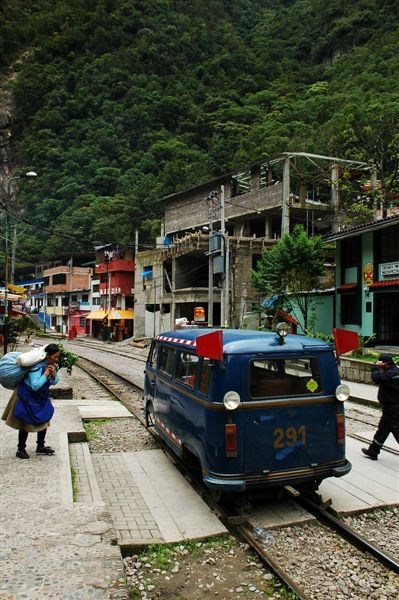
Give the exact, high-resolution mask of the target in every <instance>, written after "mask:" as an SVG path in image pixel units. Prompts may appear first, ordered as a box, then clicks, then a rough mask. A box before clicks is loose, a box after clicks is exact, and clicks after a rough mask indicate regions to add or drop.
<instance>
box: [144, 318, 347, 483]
mask: <svg viewBox="0 0 399 600" xmlns="http://www.w3.org/2000/svg"><path fill="white" fill-rule="evenodd" d="M277 329H278V332H277V333H270V332H259V331H249V330H234V329H226V330H223V331H214V330H209V329H191V330H182V331H171V332H166V333H163V334H161V335H158V336H156V337H155V338H154V339H153V341H152V344H151V348H150V351H149V355H148V360H147V364H146V369H145V386H144V410H145V414H146V419H147V426H153V427H155V429H156V431H157V433H158V434H159V435H160V436H161V438H162V439H163V440H164V441H165V442H166V443H167V444H168V445H169V446H170V448H171V449H172V450H173V451H174V452H175V453H176V454H177V455H179V456H180V457H183V459H184V458H187V459H188V460H193V459H194V460H195V462H199V464H200V466H201V470H202V476H203V480H204V482H205V483H206V484H207V485H208V486H209V487H210V488H213V489H215V490H219V491H221V492H243V491H249V490H260V489H263V488H274V487H280V486H284V485H288V484H289V485H292V486H295V487H297V488H298V489H301V490H303V491H307V490H309V491H313V490H315V489H317V487H318V485H319V484H320V482H321V481H322V480H323V479H324V478H326V477H341V476H342V475H345V474H346V473H348V472H349V471H350V469H351V464H350V463H349V462H348V461H347V460H346V458H345V422H344V404H343V402H344V400H346V399H347V398H348V397H349V389H348V387H347V386H346V385H341V384H340V379H339V374H338V369H337V365H336V361H335V356H334V352H333V349H332V346H331V345H330V344H328V343H325V342H321V341H320V340H316V339H314V338H310V337H305V336H300V335H290V334H289V335H287V331H286V329H285V327H284V324H283V325H282V326H281V327H280V326H277Z"/></svg>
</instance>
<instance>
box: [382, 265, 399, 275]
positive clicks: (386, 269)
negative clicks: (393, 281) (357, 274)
mask: <svg viewBox="0 0 399 600" xmlns="http://www.w3.org/2000/svg"><path fill="white" fill-rule="evenodd" d="M379 269H380V278H381V277H397V276H398V275H399V261H396V262H391V263H383V264H381V265H380V266H379Z"/></svg>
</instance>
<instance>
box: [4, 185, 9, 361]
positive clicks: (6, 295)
mask: <svg viewBox="0 0 399 600" xmlns="http://www.w3.org/2000/svg"><path fill="white" fill-rule="evenodd" d="M8 185H9V184H8ZM9 228H10V216H9V214H8V207H6V248H5V250H6V256H5V282H4V283H5V286H4V329H3V336H4V348H3V350H4V354H7V349H8V236H9Z"/></svg>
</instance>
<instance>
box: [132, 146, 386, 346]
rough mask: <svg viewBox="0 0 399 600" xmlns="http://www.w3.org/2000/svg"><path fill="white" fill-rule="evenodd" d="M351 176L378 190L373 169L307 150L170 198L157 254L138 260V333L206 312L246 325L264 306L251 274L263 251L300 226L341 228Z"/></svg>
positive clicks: (211, 318)
mask: <svg viewBox="0 0 399 600" xmlns="http://www.w3.org/2000/svg"><path fill="white" fill-rule="evenodd" d="M344 170H345V171H346V172H350V171H351V172H352V173H353V174H354V175H353V176H354V177H358V178H359V181H360V177H361V176H362V175H363V176H364V173H368V174H369V177H370V179H371V183H372V185H375V182H376V177H375V174H374V173H371V175H370V171H371V169H370V167H369V166H368V165H367V164H365V163H360V162H358V161H349V160H344V159H339V158H334V157H328V156H316V155H313V154H306V153H301V152H299V153H285V154H283V155H281V156H279V157H277V158H276V159H273V160H269V161H264V162H260V163H257V164H254V165H252V166H251V167H249V168H248V169H245V170H242V171H240V172H234V173H229V174H227V175H223V176H221V177H218V178H217V179H214V180H212V181H209V182H206V183H204V184H202V185H199V186H197V187H195V188H191V189H188V190H184V191H181V192H177V193H175V194H172V195H170V196H167V197H165V198H163V199H162V202H163V204H164V207H165V217H164V226H163V231H162V235H161V237H160V238H159V239H158V240H157V248H156V249H154V250H149V251H146V252H140V253H139V254H138V255H137V261H136V262H137V271H136V288H135V301H136V303H135V333H136V335H153V334H154V332H156V333H158V332H159V331H162V330H167V329H173V328H174V326H175V324H176V321H177V320H179V319H187V320H188V321H190V322H192V321H193V320H194V308H195V307H198V306H200V307H204V312H205V317H204V320H205V323H208V324H211V325H216V326H231V327H242V326H245V324H246V319H247V316H248V315H249V314H253V311H254V308H255V307H256V306H259V301H260V297H259V294H258V292H257V291H256V290H255V289H254V288H253V287H252V285H251V269H252V268H254V267H255V265H256V263H257V261H258V260H259V258H260V256H261V253H262V251H263V250H265V249H268V248H271V247H272V245H273V244H275V243H276V241H277V240H278V239H280V237H281V236H282V235H284V234H285V233H289V232H290V231H292V229H293V227H294V226H295V225H296V224H297V223H301V224H302V225H303V226H304V227H305V229H306V230H307V232H308V234H309V235H314V234H323V233H328V232H331V231H333V232H335V231H338V230H339V228H340V222H339V218H338V216H339V210H338V209H339V206H340V189H339V181H340V177H341V175H342V172H343V171H344ZM359 189H360V186H359Z"/></svg>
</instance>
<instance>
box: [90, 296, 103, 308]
mask: <svg viewBox="0 0 399 600" xmlns="http://www.w3.org/2000/svg"><path fill="white" fill-rule="evenodd" d="M100 303H101V298H100V297H97V298H93V301H92V304H93V306H100Z"/></svg>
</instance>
